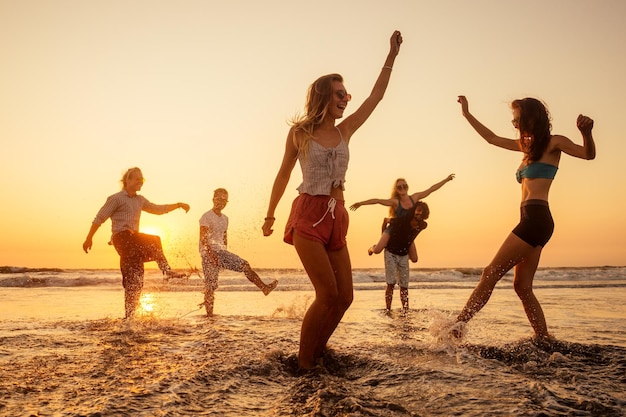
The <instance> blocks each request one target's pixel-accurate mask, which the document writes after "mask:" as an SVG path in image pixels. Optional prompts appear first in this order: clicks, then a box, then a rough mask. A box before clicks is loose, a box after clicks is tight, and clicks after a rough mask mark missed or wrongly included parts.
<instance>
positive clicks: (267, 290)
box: [262, 279, 278, 295]
mask: <svg viewBox="0 0 626 417" xmlns="http://www.w3.org/2000/svg"><path fill="white" fill-rule="evenodd" d="M277 285H278V280H276V279H275V280H274V281H272V282H271V283H270V284H267V285H266V286H265V288H263V290H262V291H263V294H265V295H267V294H269V293H271V292H272V290H273V289H274V288H276V286H277Z"/></svg>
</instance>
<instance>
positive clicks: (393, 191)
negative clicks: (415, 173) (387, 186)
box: [389, 178, 408, 217]
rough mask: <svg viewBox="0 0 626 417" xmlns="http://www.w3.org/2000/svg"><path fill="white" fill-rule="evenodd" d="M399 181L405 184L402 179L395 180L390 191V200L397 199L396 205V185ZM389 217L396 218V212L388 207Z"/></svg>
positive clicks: (397, 197) (398, 196)
mask: <svg viewBox="0 0 626 417" xmlns="http://www.w3.org/2000/svg"><path fill="white" fill-rule="evenodd" d="M400 181H404V182H405V183H406V180H405V179H404V178H397V179H396V181H395V182H394V183H393V188H392V189H391V198H392V199H393V198H395V199H397V200H398V204H400V195H399V194H398V183H399V182H400ZM407 185H408V184H407ZM389 217H396V211H395V210H394V209H393V206H389Z"/></svg>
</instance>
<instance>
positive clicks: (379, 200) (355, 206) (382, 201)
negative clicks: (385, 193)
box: [350, 198, 396, 210]
mask: <svg viewBox="0 0 626 417" xmlns="http://www.w3.org/2000/svg"><path fill="white" fill-rule="evenodd" d="M395 201H396V200H391V199H388V198H370V199H369V200H364V201H359V202H358V203H354V204H353V205H351V206H350V210H356V209H358V208H359V207H361V206H368V205H371V204H382V205H383V206H388V207H389V206H394V205H395V204H394V203H395Z"/></svg>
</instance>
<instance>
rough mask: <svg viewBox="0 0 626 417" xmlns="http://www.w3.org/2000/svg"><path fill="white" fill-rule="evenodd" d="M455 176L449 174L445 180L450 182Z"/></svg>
mask: <svg viewBox="0 0 626 417" xmlns="http://www.w3.org/2000/svg"><path fill="white" fill-rule="evenodd" d="M454 176H455V174H450V175H448V178H446V179H447V180H448V181H452V180H453V179H454Z"/></svg>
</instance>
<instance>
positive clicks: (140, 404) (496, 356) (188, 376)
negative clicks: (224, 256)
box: [0, 279, 626, 417]
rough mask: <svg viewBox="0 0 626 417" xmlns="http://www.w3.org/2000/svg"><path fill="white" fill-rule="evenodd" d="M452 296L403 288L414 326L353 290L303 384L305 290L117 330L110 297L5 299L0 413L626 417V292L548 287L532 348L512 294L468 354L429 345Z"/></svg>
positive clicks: (450, 311)
mask: <svg viewBox="0 0 626 417" xmlns="http://www.w3.org/2000/svg"><path fill="white" fill-rule="evenodd" d="M288 281H289V280H287V279H285V280H284V282H288ZM294 282H295V280H294ZM453 284H454V285H453ZM457 284H458V283H454V282H452V283H439V284H438V285H437V288H425V286H424V287H422V288H413V287H412V288H411V290H410V297H411V310H410V312H409V313H408V314H407V315H403V314H401V313H400V311H399V310H398V309H399V305H398V304H399V299H398V298H399V296H398V293H397V292H396V294H395V297H396V298H395V299H394V311H393V312H392V314H391V315H386V314H385V313H384V311H383V305H384V289H383V285H380V284H371V288H370V287H369V286H367V289H359V290H357V291H355V301H354V304H353V306H352V307H351V308H350V310H349V311H348V312H347V314H346V316H345V317H344V320H343V321H342V323H341V324H340V325H339V327H338V329H337V331H336V332H335V334H334V335H333V337H332V338H331V340H330V343H329V351H328V352H327V354H326V355H325V358H324V363H323V365H322V366H320V367H319V368H318V369H316V370H314V371H312V372H309V373H306V374H300V373H298V370H297V359H296V354H297V349H298V340H299V332H300V324H301V317H302V315H303V314H304V311H305V310H306V308H307V306H308V304H309V303H310V302H311V300H312V298H311V296H312V293H311V291H307V290H287V291H285V290H283V291H275V292H273V293H272V294H270V295H269V296H267V297H264V296H263V295H262V294H261V293H260V292H259V291H256V290H254V288H252V290H250V286H249V285H248V287H246V290H245V291H238V290H233V289H232V288H229V287H226V288H224V290H223V291H218V293H217V294H216V307H215V312H216V316H215V317H213V318H210V319H209V318H206V317H205V316H204V315H203V311H202V310H200V309H199V308H197V304H198V303H199V302H200V301H201V300H202V294H201V293H200V292H199V291H197V290H193V291H176V290H172V289H171V288H170V289H168V290H164V289H163V288H157V286H152V287H149V288H148V289H147V291H145V295H146V296H147V297H145V298H144V300H143V301H144V304H143V306H144V307H143V310H142V312H141V314H140V317H139V318H138V319H137V320H135V321H125V320H122V319H121V318H120V316H121V315H122V314H123V311H122V310H123V301H122V299H123V296H122V294H123V293H122V291H121V288H119V287H116V286H113V285H105V286H103V287H94V286H89V285H82V286H79V287H76V286H70V287H67V286H66V287H29V288H23V287H17V288H16V287H4V288H0V314H1V316H0V317H2V320H1V321H0V414H1V415H7V416H29V415H41V416H43V415H47V416H60V415H63V416H97V415H103V416H105V415H106V416H108V415H138V416H178V415H213V416H227V417H230V416H232V417H235V416H237V417H244V416H303V415H308V416H383V417H384V416H450V415H462V416H485V415H500V416H517V415H520V416H621V415H626V414H625V412H624V410H626V326H625V324H624V323H625V321H624V319H626V311H625V309H624V307H623V306H624V305H625V304H624V301H626V300H625V298H626V295H624V290H623V288H621V287H619V286H617V287H607V286H602V287H599V288H593V289H589V288H588V287H585V286H580V285H576V286H572V285H569V286H567V287H563V286H562V285H556V284H555V283H552V284H549V285H548V284H547V283H546V282H544V283H543V284H542V285H543V287H542V288H539V289H538V290H537V295H538V297H539V298H540V300H541V301H542V305H543V306H544V310H545V313H546V317H547V320H548V324H549V326H550V330H551V332H552V333H553V334H554V335H555V336H556V337H557V339H558V342H557V343H555V344H554V345H552V346H543V347H539V346H536V345H535V344H533V343H532V342H531V340H530V335H531V330H530V326H529V325H528V322H527V320H526V318H525V316H524V313H523V310H522V307H521V305H520V303H519V301H518V300H517V298H516V297H515V294H514V291H513V290H512V288H511V286H510V282H509V283H507V282H503V283H502V285H500V284H499V285H498V288H496V291H495V292H494V295H493V297H492V299H491V300H490V302H489V304H488V305H487V307H485V309H483V311H481V313H479V314H478V315H477V316H476V317H475V319H474V320H473V321H472V322H471V323H470V326H469V328H468V333H467V336H466V338H465V339H464V340H463V341H462V344H461V345H458V344H456V343H454V342H453V341H451V340H446V339H445V338H442V339H437V337H436V333H434V329H436V328H437V326H438V325H440V326H443V325H446V323H448V322H449V320H450V317H451V316H453V315H454V313H455V312H457V311H458V310H459V309H460V308H461V307H462V305H463V304H464V302H465V300H466V299H467V297H468V295H469V293H470V292H471V289H472V285H471V284H469V285H465V284H463V285H459V286H458V287H457ZM181 285H182V284H181ZM232 285H234V286H240V285H245V283H242V282H234V281H233V283H232ZM294 285H295V283H294ZM364 285H365V284H364ZM368 285H369V284H368ZM420 285H421V284H420ZM433 285H434V284H433ZM155 289H158V290H155ZM279 289H280V285H279Z"/></svg>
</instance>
